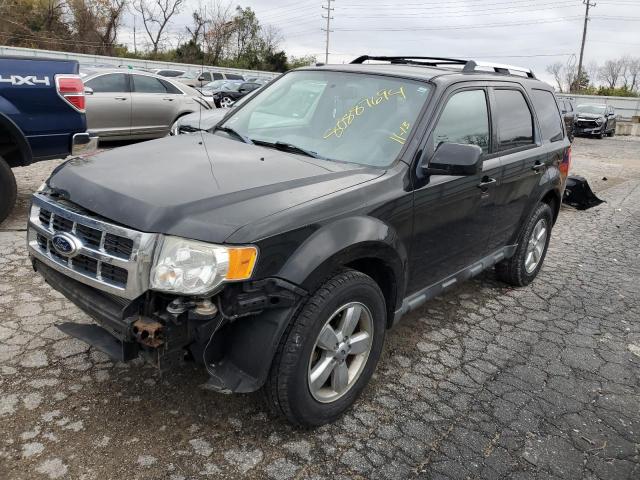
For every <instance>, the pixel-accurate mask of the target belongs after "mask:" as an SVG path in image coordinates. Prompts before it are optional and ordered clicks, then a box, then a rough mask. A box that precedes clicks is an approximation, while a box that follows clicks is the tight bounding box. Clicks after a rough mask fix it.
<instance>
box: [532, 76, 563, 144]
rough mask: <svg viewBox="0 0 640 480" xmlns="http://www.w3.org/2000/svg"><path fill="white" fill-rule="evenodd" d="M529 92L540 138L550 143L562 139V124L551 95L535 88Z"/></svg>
mask: <svg viewBox="0 0 640 480" xmlns="http://www.w3.org/2000/svg"><path fill="white" fill-rule="evenodd" d="M531 92H532V95H531V100H533V107H534V108H535V109H536V114H537V115H538V121H539V122H540V129H541V130H542V137H543V138H544V140H545V141H551V142H557V141H559V140H562V139H563V138H564V131H563V129H562V123H563V122H562V117H560V112H559V111H558V106H557V104H556V100H555V98H554V97H553V93H551V92H549V91H547V90H538V89H535V88H534V89H533V90H532V91H531Z"/></svg>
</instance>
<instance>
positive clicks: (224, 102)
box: [219, 95, 236, 108]
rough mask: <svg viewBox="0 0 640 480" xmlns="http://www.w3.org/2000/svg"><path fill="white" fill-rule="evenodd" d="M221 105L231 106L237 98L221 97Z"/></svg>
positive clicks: (223, 106) (224, 106) (222, 106)
mask: <svg viewBox="0 0 640 480" xmlns="http://www.w3.org/2000/svg"><path fill="white" fill-rule="evenodd" d="M219 103H220V107H221V108H231V106H232V105H233V104H234V103H236V102H235V100H234V99H233V98H231V97H228V96H226V95H225V96H224V97H222V98H221V99H220V102H219Z"/></svg>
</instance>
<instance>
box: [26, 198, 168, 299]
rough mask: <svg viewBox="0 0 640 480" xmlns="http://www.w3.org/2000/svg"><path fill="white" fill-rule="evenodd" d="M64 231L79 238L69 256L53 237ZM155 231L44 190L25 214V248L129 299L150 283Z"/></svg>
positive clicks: (76, 276)
mask: <svg viewBox="0 0 640 480" xmlns="http://www.w3.org/2000/svg"><path fill="white" fill-rule="evenodd" d="M61 232H66V233H68V234H70V235H73V236H74V237H75V238H77V239H78V240H79V241H80V243H81V245H82V246H81V248H80V250H79V251H78V252H77V253H76V254H75V255H73V256H71V257H67V256H64V255H61V254H60V253H58V252H57V251H56V250H55V249H54V248H53V245H52V243H51V240H52V238H53V236H54V235H55V234H56V233H61ZM155 241H156V234H153V233H144V232H139V231H136V230H132V229H129V228H126V227H123V226H120V225H116V224H114V223H112V222H109V221H108V220H106V219H104V218H102V217H99V216H97V215H94V214H92V213H90V212H87V211H86V210H84V209H82V208H80V207H78V206H77V205H74V204H72V203H69V202H66V201H63V200H58V199H55V198H52V197H50V196H47V195H46V194H43V193H36V194H35V195H34V196H33V203H32V207H31V214H30V216H29V233H28V246H29V253H30V254H31V255H32V256H34V257H35V258H37V259H39V260H40V261H42V262H44V263H46V264H47V265H49V266H50V267H52V268H54V269H56V270H58V271H60V272H62V273H64V274H65V275H67V276H69V277H71V278H74V279H75V280H78V281H80V282H83V283H85V284H87V285H90V286H92V287H95V288H97V289H100V290H102V291H105V292H108V293H111V294H113V295H117V296H120V297H125V298H129V299H133V298H136V297H138V296H139V295H141V294H142V293H144V291H146V290H147V288H148V286H149V270H150V268H151V260H152V254H153V247H154V245H155Z"/></svg>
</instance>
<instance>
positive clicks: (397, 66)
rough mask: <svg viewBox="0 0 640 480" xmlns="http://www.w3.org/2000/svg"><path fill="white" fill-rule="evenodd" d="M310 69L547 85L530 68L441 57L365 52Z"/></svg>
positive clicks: (421, 78)
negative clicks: (468, 78)
mask: <svg viewBox="0 0 640 480" xmlns="http://www.w3.org/2000/svg"><path fill="white" fill-rule="evenodd" d="M366 61H376V62H378V63H364V62H366ZM379 62H386V63H379ZM310 68H311V69H325V70H338V71H342V72H354V73H355V72H358V73H363V72H367V73H374V74H381V75H394V76H401V77H407V78H415V79H416V80H422V81H425V80H433V79H436V78H441V79H443V80H455V79H458V78H459V77H462V76H464V77H469V76H472V77H473V78H474V79H477V80H498V79H500V80H515V81H518V82H535V83H536V84H538V85H540V84H542V85H546V84H545V83H544V82H541V81H540V80H538V79H537V78H536V77H535V75H534V74H533V72H532V71H531V70H530V69H528V68H524V67H517V66H512V65H503V64H496V63H487V62H479V61H475V60H460V59H451V58H439V57H370V56H367V55H365V56H362V57H358V58H357V59H355V60H354V61H353V62H351V63H349V64H344V65H318V66H316V67H310ZM516 72H517V74H516Z"/></svg>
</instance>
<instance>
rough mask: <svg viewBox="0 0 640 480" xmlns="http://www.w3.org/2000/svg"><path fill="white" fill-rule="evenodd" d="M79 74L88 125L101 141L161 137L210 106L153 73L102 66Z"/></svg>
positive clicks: (184, 87)
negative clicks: (178, 122)
mask: <svg viewBox="0 0 640 480" xmlns="http://www.w3.org/2000/svg"><path fill="white" fill-rule="evenodd" d="M80 74H81V76H82V78H83V80H84V85H85V95H86V99H87V101H86V102H87V124H88V128H89V130H91V131H92V132H93V133H95V134H97V135H98V136H99V137H100V140H103V141H104V140H126V139H150V138H159V137H164V136H165V135H167V134H168V133H169V129H170V128H171V125H173V123H174V122H175V121H176V119H178V118H179V117H181V116H183V115H186V114H189V113H192V112H195V111H199V110H200V109H205V110H209V109H211V108H212V105H211V104H209V103H208V102H207V101H206V99H205V98H203V97H202V95H201V94H200V92H198V91H197V90H194V89H193V88H191V87H188V86H187V85H184V84H182V83H180V82H176V81H175V80H171V79H170V78H168V77H161V76H159V75H155V74H153V73H149V72H143V71H137V70H122V69H108V68H102V69H96V70H85V71H81V73H80Z"/></svg>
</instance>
